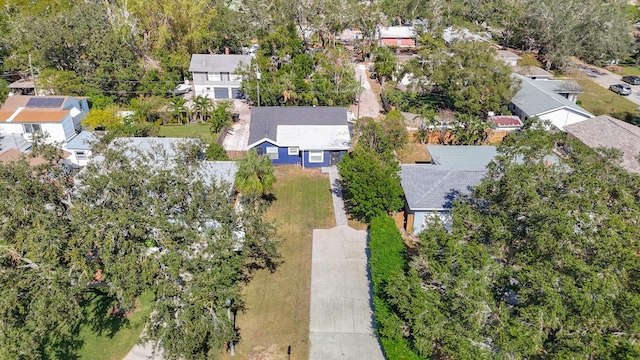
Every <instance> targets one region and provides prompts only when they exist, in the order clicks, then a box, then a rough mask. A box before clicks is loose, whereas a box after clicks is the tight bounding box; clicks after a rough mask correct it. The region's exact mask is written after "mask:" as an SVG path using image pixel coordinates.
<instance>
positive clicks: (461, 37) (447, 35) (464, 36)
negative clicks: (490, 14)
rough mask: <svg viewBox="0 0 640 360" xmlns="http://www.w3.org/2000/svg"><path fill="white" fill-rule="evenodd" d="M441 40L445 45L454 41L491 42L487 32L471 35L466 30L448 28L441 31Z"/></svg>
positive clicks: (471, 33)
mask: <svg viewBox="0 0 640 360" xmlns="http://www.w3.org/2000/svg"><path fill="white" fill-rule="evenodd" d="M442 39H443V40H444V42H445V43H446V44H451V43H453V42H454V41H469V42H470V41H491V34H489V33H488V32H483V33H473V32H471V31H469V29H466V28H462V29H459V28H456V27H454V26H449V27H447V28H445V29H444V30H443V31H442Z"/></svg>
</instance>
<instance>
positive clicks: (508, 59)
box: [496, 50, 522, 66]
mask: <svg viewBox="0 0 640 360" xmlns="http://www.w3.org/2000/svg"><path fill="white" fill-rule="evenodd" d="M496 57H497V58H498V59H500V60H502V61H504V63H505V64H507V65H509V66H516V65H518V60H520V59H522V58H521V57H520V55H518V54H514V53H512V52H511V51H509V50H498V55H497V56H496Z"/></svg>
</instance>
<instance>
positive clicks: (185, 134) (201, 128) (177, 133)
mask: <svg viewBox="0 0 640 360" xmlns="http://www.w3.org/2000/svg"><path fill="white" fill-rule="evenodd" d="M210 128H211V125H210V124H186V125H162V126H160V136H161V137H177V138H193V137H196V138H202V140H204V142H206V143H210V142H212V141H214V140H216V139H217V138H218V134H211V130H210Z"/></svg>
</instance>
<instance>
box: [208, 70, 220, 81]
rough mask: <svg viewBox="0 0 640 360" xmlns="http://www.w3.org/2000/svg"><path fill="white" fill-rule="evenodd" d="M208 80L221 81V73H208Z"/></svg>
mask: <svg viewBox="0 0 640 360" xmlns="http://www.w3.org/2000/svg"><path fill="white" fill-rule="evenodd" d="M207 80H208V81H220V73H219V72H214V73H207Z"/></svg>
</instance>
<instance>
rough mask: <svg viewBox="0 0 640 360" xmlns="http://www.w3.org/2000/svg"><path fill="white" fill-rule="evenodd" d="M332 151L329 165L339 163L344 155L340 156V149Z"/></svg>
mask: <svg viewBox="0 0 640 360" xmlns="http://www.w3.org/2000/svg"><path fill="white" fill-rule="evenodd" d="M330 153H331V155H330V158H329V165H338V163H339V162H340V159H341V158H342V156H340V155H341V153H340V151H331V152H330Z"/></svg>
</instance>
